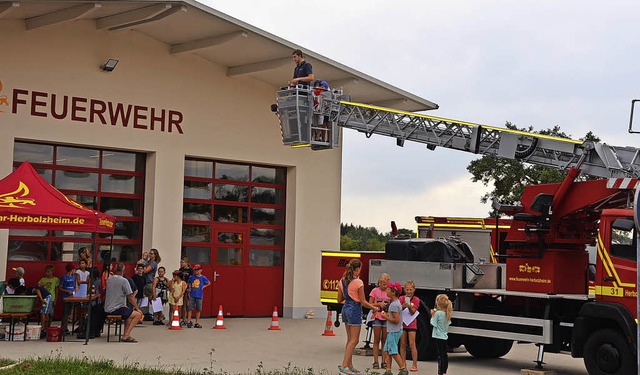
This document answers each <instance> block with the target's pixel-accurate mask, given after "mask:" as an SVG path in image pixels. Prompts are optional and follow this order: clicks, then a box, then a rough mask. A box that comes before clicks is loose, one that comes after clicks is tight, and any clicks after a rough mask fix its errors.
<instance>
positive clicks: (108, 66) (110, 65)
mask: <svg viewBox="0 0 640 375" xmlns="http://www.w3.org/2000/svg"><path fill="white" fill-rule="evenodd" d="M116 65H118V60H116V59H109V60H107V62H106V63H104V64H103V65H100V69H102V70H104V71H105V72H112V71H113V69H115V68H116Z"/></svg>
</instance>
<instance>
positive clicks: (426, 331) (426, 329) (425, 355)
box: [407, 311, 437, 361]
mask: <svg viewBox="0 0 640 375" xmlns="http://www.w3.org/2000/svg"><path fill="white" fill-rule="evenodd" d="M427 315H429V314H428V313H425V312H423V311H421V314H420V315H418V317H417V318H416V319H417V320H418V322H417V323H418V331H417V332H416V349H417V350H418V361H432V360H434V359H436V355H437V354H436V347H435V344H434V342H433V339H432V338H431V323H429V318H427ZM407 358H411V348H410V347H409V345H407Z"/></svg>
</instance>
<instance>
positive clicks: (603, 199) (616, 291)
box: [273, 88, 640, 375]
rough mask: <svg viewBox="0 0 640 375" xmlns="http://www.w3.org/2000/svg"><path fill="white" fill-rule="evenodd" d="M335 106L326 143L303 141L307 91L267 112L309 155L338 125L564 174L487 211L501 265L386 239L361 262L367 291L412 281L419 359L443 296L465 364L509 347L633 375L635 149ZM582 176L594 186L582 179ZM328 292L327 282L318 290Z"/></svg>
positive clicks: (447, 243) (451, 243) (308, 114)
mask: <svg viewBox="0 0 640 375" xmlns="http://www.w3.org/2000/svg"><path fill="white" fill-rule="evenodd" d="M345 99H346V98H344V97H343V98H338V99H336V100H335V101H334V102H333V104H332V105H329V106H327V107H326V111H325V110H323V111H324V112H323V113H322V114H323V115H325V116H329V118H330V120H331V126H330V127H329V128H328V129H326V131H329V132H330V133H331V134H330V137H328V139H330V140H331V141H330V142H327V141H326V139H327V138H326V137H325V138H324V139H325V140H324V141H323V140H315V139H313V136H312V135H313V134H314V132H312V131H311V130H313V129H314V124H313V120H312V118H313V117H314V116H312V115H313V112H314V111H315V110H314V109H313V106H312V105H310V104H309V103H310V102H311V101H312V96H311V93H310V92H308V90H305V89H301V88H293V89H285V90H281V91H279V92H278V105H277V106H276V107H275V108H273V109H274V110H275V111H276V112H278V117H279V119H280V125H281V130H282V135H283V142H284V143H285V144H287V145H301V144H308V145H310V146H311V148H312V149H314V150H321V149H328V148H333V147H337V146H338V140H339V136H337V135H338V132H339V127H345V128H350V129H355V130H357V131H360V132H363V133H365V134H366V135H367V136H371V135H372V134H380V135H384V136H389V137H393V138H396V142H397V144H398V145H399V146H402V145H403V144H404V142H405V141H406V140H409V141H415V142H421V143H425V144H426V145H427V148H429V149H432V150H433V149H435V148H436V147H438V146H439V147H446V148H451V149H456V150H460V151H465V152H472V153H475V154H481V155H490V156H495V157H501V158H510V159H516V160H522V161H524V162H527V163H532V164H537V165H544V166H548V167H553V168H560V169H564V170H567V171H568V172H567V175H566V177H565V179H564V180H563V181H562V182H561V183H555V184H544V185H532V186H528V187H526V188H525V189H524V193H523V195H522V197H521V199H520V202H519V204H518V205H511V206H504V205H499V204H496V205H495V208H496V209H497V210H498V211H499V212H501V213H503V214H506V215H510V216H512V217H513V219H512V220H513V221H512V222H511V225H510V227H509V229H508V231H507V232H506V235H505V237H504V241H501V242H502V245H503V246H501V249H502V250H501V251H500V253H499V254H497V255H495V256H496V257H497V259H498V260H502V263H501V262H495V263H494V262H490V261H486V260H485V259H480V258H481V257H477V258H476V256H475V255H474V254H473V251H472V250H471V248H470V247H469V246H468V244H466V243H465V242H464V241H461V240H460V239H459V238H413V239H392V240H390V241H388V242H387V244H386V249H385V253H384V255H382V254H380V255H379V256H378V257H376V259H370V260H369V264H368V266H369V269H368V281H369V284H374V283H376V282H377V279H378V277H379V275H380V274H381V273H383V272H386V273H388V274H390V275H391V277H392V279H394V280H397V281H401V282H402V281H405V280H409V279H411V280H413V281H414V282H415V284H416V287H417V292H416V294H417V296H418V297H420V299H421V300H422V301H424V305H423V306H421V308H420V310H419V311H420V315H419V316H418V318H417V319H418V335H417V336H418V338H417V344H418V353H419V354H418V355H419V357H420V359H429V358H430V357H432V356H433V355H434V353H435V350H434V348H433V347H432V346H433V344H432V341H431V334H430V333H431V328H430V325H429V321H428V316H429V312H428V311H429V307H431V306H432V304H433V301H434V300H435V296H436V295H437V294H440V293H446V294H448V295H449V298H450V299H451V300H452V301H453V303H454V313H453V319H452V325H451V327H450V330H449V332H450V335H449V345H450V346H452V347H455V346H459V345H464V346H465V348H466V350H467V351H468V352H469V353H470V354H471V355H473V356H474V357H479V358H497V357H501V356H503V355H505V354H507V353H508V352H509V351H510V349H511V347H512V345H513V342H514V341H516V342H519V343H533V344H535V345H536V346H537V347H538V354H537V358H536V362H537V364H538V367H540V368H541V367H542V364H543V356H544V353H545V352H552V353H567V354H570V355H571V356H573V357H578V358H584V363H585V366H586V368H587V371H588V372H589V374H590V375H602V374H606V375H628V374H636V373H637V370H638V368H637V356H636V353H637V339H636V337H637V309H636V302H637V294H638V293H637V283H636V267H637V264H636V259H637V258H636V249H637V233H636V226H635V225H634V224H635V223H634V210H633V208H632V206H633V203H634V191H635V190H637V185H638V177H640V158H639V157H638V155H639V154H640V150H638V149H637V148H634V147H614V146H610V145H607V144H602V143H594V142H583V141H574V140H568V139H563V138H556V137H550V136H546V135H540V134H532V133H526V132H521V131H515V130H510V129H502V128H497V127H493V126H485V125H478V124H472V123H468V122H461V121H454V120H449V119H444V118H438V117H434V116H426V115H418V114H412V113H407V112H402V111H397V110H391V109H386V108H381V107H376V106H371V105H366V104H359V103H352V102H350V101H347V100H345ZM316 127H317V126H316ZM581 172H582V174H585V175H590V176H595V177H598V178H600V179H598V180H588V181H582V180H580V179H579V175H580V173H581ZM434 227H435V225H434ZM588 246H594V247H595V248H596V249H597V257H596V259H595V263H591V262H590V261H589V254H588V252H587V250H586V249H587V247H588ZM480 250H481V249H480ZM361 256H362V255H361ZM333 258H335V259H343V258H341V257H340V256H333ZM344 260H348V258H344ZM324 261H325V260H323V264H324ZM338 262H340V260H339V261H338ZM343 263H344V261H343ZM345 264H346V263H345ZM331 277H332V279H331V280H334V279H335V278H336V277H338V275H334V276H331ZM361 277H362V278H363V279H364V278H365V275H364V274H361ZM338 279H339V277H338ZM327 280H329V277H327ZM365 280H366V279H365ZM333 284H337V282H328V283H327V286H328V287H329V286H333ZM590 284H593V288H590V287H589V286H590ZM323 285H324V280H323ZM325 292H326V291H325ZM326 295H327V294H325V296H326Z"/></svg>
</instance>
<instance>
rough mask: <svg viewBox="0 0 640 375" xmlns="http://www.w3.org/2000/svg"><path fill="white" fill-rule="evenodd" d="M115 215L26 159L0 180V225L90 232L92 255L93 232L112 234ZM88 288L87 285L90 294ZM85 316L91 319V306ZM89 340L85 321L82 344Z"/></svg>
mask: <svg viewBox="0 0 640 375" xmlns="http://www.w3.org/2000/svg"><path fill="white" fill-rule="evenodd" d="M115 224H116V219H115V217H113V216H111V215H107V214H105V213H102V212H100V211H96V210H93V209H91V208H88V207H85V206H83V205H81V204H80V203H78V202H75V201H74V200H72V199H70V198H69V197H67V196H66V195H64V194H62V193H61V192H60V191H59V190H58V189H56V188H54V187H53V186H51V184H49V183H48V182H47V181H46V180H45V179H44V178H42V176H40V175H39V174H38V172H37V171H36V170H35V169H34V168H33V167H32V166H31V164H29V162H28V161H25V162H24V163H22V164H21V165H20V166H19V167H18V169H16V170H15V171H14V172H13V173H11V174H10V175H8V176H7V177H5V178H3V179H2V180H0V228H2V229H40V230H70V231H77V232H92V233H94V235H93V250H94V251H93V252H94V254H93V259H95V251H96V235H95V234H96V233H108V234H112V235H113V232H114V231H115V228H116V225H115ZM91 294H92V288H89V298H91ZM88 311H89V315H88V316H87V320H88V321H90V320H91V309H89V310H88ZM88 340H89V324H86V332H85V344H86V343H87V342H88Z"/></svg>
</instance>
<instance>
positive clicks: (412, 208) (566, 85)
mask: <svg viewBox="0 0 640 375" xmlns="http://www.w3.org/2000/svg"><path fill="white" fill-rule="evenodd" d="M204 2H205V3H208V4H209V5H210V6H212V7H214V8H216V9H218V10H220V11H222V12H225V13H228V14H230V15H232V16H234V17H236V18H239V19H241V20H243V21H245V22H249V23H251V24H253V25H255V26H257V27H260V28H262V29H264V30H267V31H269V32H271V33H273V34H275V35H278V36H280V37H283V38H285V39H288V40H291V41H293V42H295V43H297V44H300V45H302V46H304V47H305V48H308V49H310V50H313V51H316V52H318V53H321V54H323V55H325V56H327V57H329V58H331V59H334V60H336V61H339V62H341V63H343V64H346V65H348V66H350V67H353V68H355V69H358V70H360V71H362V72H364V73H366V74H369V75H372V76H374V77H376V78H379V79H381V80H383V81H386V82H388V83H390V84H393V85H395V86H397V87H400V88H402V89H404V90H407V91H409V92H412V93H414V94H416V95H419V96H421V97H424V98H426V99H429V100H431V101H434V102H436V103H438V104H439V105H440V109H439V110H437V111H435V112H431V113H432V114H436V115H437V116H442V117H449V118H454V119H460V120H465V121H470V122H476V123H483V124H491V125H496V126H503V125H504V123H505V122H506V121H511V122H513V123H515V124H517V125H519V126H529V125H531V126H533V127H534V128H535V129H539V130H541V129H546V128H549V127H552V126H554V125H559V126H560V127H561V128H562V129H563V130H564V131H565V132H567V133H569V134H571V135H572V136H573V137H574V138H579V137H581V136H583V135H584V134H586V133H587V132H588V131H590V130H591V131H593V132H594V133H596V134H597V135H599V136H600V137H601V138H602V140H603V141H604V142H607V143H610V144H614V145H627V144H630V145H633V144H638V138H635V137H634V136H629V135H628V134H627V133H626V126H627V124H628V116H629V103H630V100H631V99H633V98H637V97H638V96H640V95H639V93H638V87H639V86H640V85H639V82H638V81H639V77H640V64H638V60H639V59H638V57H639V56H638V55H639V54H640V52H639V51H640V38H638V37H637V28H638V26H637V15H638V14H640V3H638V2H636V1H609V2H602V1H594V0H588V1H577V0H566V1H551V0H537V1H531V0H523V1H517V2H516V1H507V0H502V1H499V0H493V1H492V0H485V1H473V0H464V1H463V0H446V1H445V0H438V1H434V0H428V1H402V2H389V1H360V0H358V1H334V0H325V1H322V2H312V3H309V4H305V6H304V7H301V5H300V3H299V2H297V1H293V0H285V1H283V0H281V1H277V2H255V1H248V0H245V1H242V0H237V1H234V2H217V1H204ZM266 14H269V16H268V17H265V15H266ZM305 23H306V25H308V26H305ZM304 27H307V32H301V30H302V29H304ZM346 132H347V133H346V134H345V142H344V154H343V155H344V157H343V169H344V171H343V219H346V218H348V220H349V221H352V222H354V223H356V224H361V225H367V226H369V225H376V226H378V225H383V224H380V223H383V222H386V221H387V220H389V218H390V217H392V216H393V217H395V219H396V220H398V221H399V222H408V223H409V225H410V227H412V226H413V224H412V223H411V222H412V218H413V216H415V215H429V214H436V212H437V214H438V215H460V216H470V215H471V214H472V212H473V213H475V214H476V215H483V214H484V213H486V212H488V210H489V208H488V207H486V206H480V204H479V203H478V202H479V197H480V195H481V194H482V193H481V192H479V191H478V192H477V193H476V192H475V191H469V190H476V189H471V188H469V186H466V185H465V186H464V190H463V191H459V190H456V189H463V188H462V186H463V185H464V184H462V183H460V181H462V180H468V179H469V177H470V175H469V174H468V173H467V172H466V169H465V167H466V165H467V164H468V163H469V161H470V160H472V159H473V155H468V154H464V153H460V152H453V151H449V150H436V151H428V150H426V148H425V147H423V146H422V145H408V144H405V147H404V148H398V147H396V146H395V143H394V142H393V140H391V139H385V138H380V137H378V138H376V137H372V138H371V139H366V138H365V137H364V135H362V134H358V133H355V132H351V131H349V130H346ZM442 186H444V187H447V186H449V191H450V195H451V198H449V199H447V198H446V197H445V195H446V194H440V195H439V200H438V201H437V202H430V204H429V205H422V204H421V202H420V200H424V199H426V198H425V197H426V196H425V194H426V193H425V191H430V190H429V189H434V187H442ZM480 188H481V187H478V189H480ZM444 191H445V192H446V191H447V189H445V190H444ZM398 194H401V195H402V197H401V198H402V199H403V200H404V201H405V202H411V203H412V204H398V202H399V199H400V198H399V197H398ZM362 199H368V200H369V201H368V202H369V207H371V206H372V205H376V207H384V209H386V210H387V211H386V212H385V211H380V210H378V209H376V210H373V209H371V210H369V212H367V209H366V206H358V207H351V206H350V204H349V202H356V201H358V202H360V201H361V200H362ZM460 202H464V204H462V205H461V204H460ZM394 207H395V208H396V209H394ZM454 207H456V208H454ZM461 207H464V209H461ZM349 210H353V212H350V211H349ZM463 210H468V213H465V212H460V211H463ZM400 217H402V218H403V220H405V221H401V220H400ZM407 219H408V221H406V220H407ZM380 229H383V230H387V228H386V224H384V225H383V226H382V227H380Z"/></svg>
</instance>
